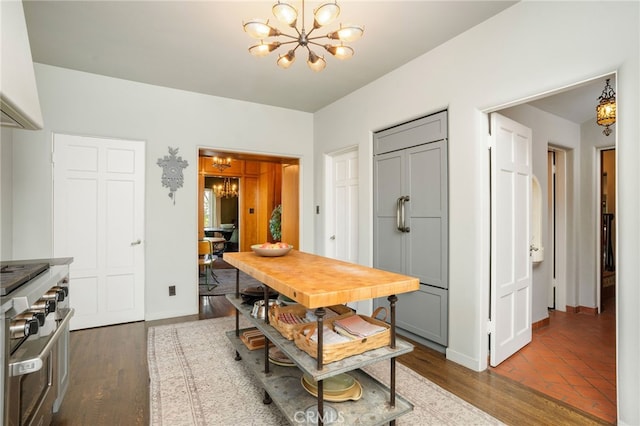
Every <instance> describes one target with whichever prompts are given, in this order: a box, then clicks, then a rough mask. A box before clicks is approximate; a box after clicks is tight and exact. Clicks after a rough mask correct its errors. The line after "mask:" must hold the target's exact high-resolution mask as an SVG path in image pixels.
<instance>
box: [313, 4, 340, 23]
mask: <svg viewBox="0 0 640 426" xmlns="http://www.w3.org/2000/svg"><path fill="white" fill-rule="evenodd" d="M338 16H340V6H338V4H337V3H336V2H333V3H324V4H323V5H320V7H319V8H317V9H316V10H314V11H313V18H314V25H313V26H314V28H320V27H323V26H325V25H329V24H330V23H332V22H333V21H335V20H336V19H338Z"/></svg>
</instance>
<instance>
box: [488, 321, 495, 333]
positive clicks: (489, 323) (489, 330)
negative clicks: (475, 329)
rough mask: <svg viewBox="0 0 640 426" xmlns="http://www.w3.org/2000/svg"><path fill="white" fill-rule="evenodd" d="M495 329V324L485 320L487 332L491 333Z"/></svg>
mask: <svg viewBox="0 0 640 426" xmlns="http://www.w3.org/2000/svg"><path fill="white" fill-rule="evenodd" d="M495 331H496V330H495V324H494V323H493V321H487V334H493V333H494V332H495Z"/></svg>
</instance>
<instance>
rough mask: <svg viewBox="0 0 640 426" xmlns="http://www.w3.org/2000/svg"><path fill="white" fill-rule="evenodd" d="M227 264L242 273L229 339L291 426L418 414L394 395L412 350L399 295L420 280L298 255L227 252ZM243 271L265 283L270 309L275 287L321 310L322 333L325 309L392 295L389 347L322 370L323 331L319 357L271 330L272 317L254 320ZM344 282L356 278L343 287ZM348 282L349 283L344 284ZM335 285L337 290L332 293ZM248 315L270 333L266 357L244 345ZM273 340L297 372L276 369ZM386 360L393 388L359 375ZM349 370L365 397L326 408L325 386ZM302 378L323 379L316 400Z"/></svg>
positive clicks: (374, 421) (381, 420)
mask: <svg viewBox="0 0 640 426" xmlns="http://www.w3.org/2000/svg"><path fill="white" fill-rule="evenodd" d="M225 260H226V261H227V262H228V263H230V264H231V265H233V266H234V267H236V268H237V272H236V293H235V295H233V294H231V295H227V299H228V300H229V301H230V302H231V303H232V304H233V305H234V306H235V308H236V330H235V331H230V332H228V333H227V336H228V337H229V339H230V340H231V342H232V343H233V345H234V347H235V349H236V356H237V359H240V358H242V359H244V360H245V362H246V363H247V365H248V366H249V367H250V368H251V370H252V372H253V373H254V375H255V377H256V378H257V379H258V380H259V381H260V382H261V384H262V386H263V387H264V390H265V399H264V402H265V403H269V402H271V401H274V402H275V403H276V405H277V406H278V408H279V409H280V410H281V411H282V413H283V414H284V415H285V417H287V419H288V420H289V422H290V423H291V424H324V422H326V421H327V420H328V421H329V422H332V421H333V420H339V421H341V422H345V423H344V424H367V425H378V424H384V423H390V424H392V425H394V424H395V419H396V418H398V417H399V416H401V415H403V414H406V413H408V412H410V411H411V410H413V405H412V404H411V403H410V402H409V401H407V400H406V399H404V398H402V397H400V396H398V395H396V392H395V367H396V357H397V356H399V355H402V354H405V353H408V352H411V351H412V350H413V346H412V345H411V344H409V343H407V342H405V341H403V340H400V339H397V338H396V334H395V302H396V301H397V297H396V296H395V294H396V293H402V292H406V291H412V290H415V289H416V287H418V286H419V283H418V281H417V279H414V278H411V277H407V276H404V275H400V274H394V273H390V272H386V271H380V270H376V269H373V268H368V267H364V266H360V265H354V264H350V263H346V262H341V261H337V260H335V259H329V258H325V257H322V256H316V255H312V254H308V253H303V252H298V251H295V250H294V251H292V253H290V254H289V255H287V256H285V257H282V258H261V257H259V256H256V255H254V254H253V253H250V252H240V253H228V254H227V255H225ZM296 268H304V275H298V274H296V273H295V269H296ZM239 270H243V271H244V272H245V273H247V274H249V275H250V276H252V277H253V278H255V279H257V280H259V281H261V282H263V283H264V284H265V291H264V301H265V305H266V306H268V290H267V288H266V287H267V286H268V287H271V288H273V289H274V290H276V291H278V292H279V293H281V294H284V295H285V296H287V297H290V298H292V299H293V300H296V301H297V302H299V303H301V304H302V305H303V306H306V307H307V308H310V309H314V308H315V314H316V317H317V319H318V321H317V327H318V330H322V329H323V318H324V315H325V307H326V306H331V305H334V304H339V303H347V302H350V301H356V300H362V299H368V298H372V297H381V296H388V300H389V302H390V309H391V325H390V326H391V339H390V340H391V342H390V345H389V346H384V347H381V348H378V349H374V350H370V351H367V352H364V353H363V354H359V355H353V356H350V357H347V358H344V359H342V360H339V361H335V362H331V363H328V364H323V360H322V347H323V342H322V333H319V334H318V355H317V357H316V358H315V359H314V358H313V357H311V356H309V355H308V354H307V353H306V352H304V351H302V350H300V349H298V347H297V346H296V345H295V343H294V342H293V341H290V340H287V339H286V338H284V337H283V336H282V335H281V334H280V332H279V331H278V330H276V329H275V328H273V327H272V326H270V325H269V323H268V315H266V316H265V319H264V320H259V319H256V318H253V317H252V316H251V314H250V313H251V312H250V311H251V307H250V306H247V305H244V304H243V303H242V299H241V298H240V294H239ZM344 278H351V279H350V280H349V281H344V280H343V279H344ZM301 282H302V283H301ZM344 282H347V283H348V284H347V285H344V284H343V285H339V284H338V283H344ZM310 283H313V284H310ZM332 285H333V286H335V287H336V288H337V291H331V286H332ZM241 313H242V314H243V315H244V316H245V317H246V318H247V319H248V321H249V322H250V323H251V324H252V325H253V326H254V327H256V328H258V329H259V330H260V331H261V332H262V333H263V334H264V335H265V337H266V339H267V342H266V343H267V344H266V345H265V347H264V351H249V350H248V349H247V348H246V346H245V345H244V344H243V342H242V341H241V340H240V333H241V330H240V324H239V323H240V321H239V318H240V314H241ZM269 342H271V343H273V344H274V345H275V346H277V347H278V348H280V350H282V352H284V353H285V354H286V355H287V356H288V357H289V358H290V359H291V360H292V361H293V362H294V363H295V364H296V365H297V367H298V369H295V368H291V367H280V366H276V365H273V364H271V363H270V362H269V356H268V354H269V352H268V350H269ZM259 352H263V354H260V353H259ZM385 359H387V360H389V361H390V386H386V385H384V384H382V383H380V382H379V381H377V380H376V379H374V378H372V377H370V376H369V375H368V374H366V373H365V372H363V371H362V370H360V368H361V367H364V366H366V365H368V364H372V363H374V362H379V361H381V360H385ZM346 372H350V374H352V375H353V376H354V377H355V378H356V379H357V380H358V381H359V382H360V383H361V385H362V388H363V395H362V397H361V398H360V399H359V400H357V401H347V402H340V403H330V402H325V401H324V398H323V380H325V379H327V378H329V377H332V376H335V375H337V374H341V373H346ZM303 373H306V374H308V375H309V376H311V377H313V378H314V379H315V380H316V381H317V385H318V396H317V398H315V397H313V396H312V395H310V394H309V393H308V392H306V391H305V390H304V388H303V387H302V386H301V381H300V380H301V377H302V374H303ZM314 401H315V404H314Z"/></svg>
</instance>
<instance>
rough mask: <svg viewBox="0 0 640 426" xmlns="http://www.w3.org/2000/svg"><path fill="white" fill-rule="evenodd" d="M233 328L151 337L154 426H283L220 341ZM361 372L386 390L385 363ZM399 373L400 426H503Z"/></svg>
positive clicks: (198, 325)
mask: <svg viewBox="0 0 640 426" xmlns="http://www.w3.org/2000/svg"><path fill="white" fill-rule="evenodd" d="M242 324H243V323H242V322H241V325H242ZM246 325H247V324H245V325H244V326H246ZM234 327H235V317H225V318H217V319H210V320H202V321H194V322H187V323H179V324H172V325H165V326H158V327H151V328H150V329H149V334H148V348H147V358H148V363H149V377H150V381H151V383H150V417H151V421H150V423H151V425H157V426H159V425H167V426H178V425H216V426H226V425H229V426H230V425H285V424H288V423H287V421H286V420H285V419H284V417H282V416H281V415H280V413H279V412H278V408H277V407H276V406H275V404H273V403H272V404H269V405H264V404H263V403H262V397H263V391H262V389H261V388H260V385H259V384H258V383H257V382H255V380H254V379H253V378H252V377H251V374H249V372H248V370H247V369H246V368H245V367H244V366H243V363H242V362H238V361H235V360H234V354H235V351H234V350H233V346H232V345H231V343H230V342H229V340H228V339H227V337H226V336H225V334H224V332H225V331H227V330H233V328H234ZM364 370H365V371H366V372H367V373H369V374H370V375H372V376H374V377H376V378H377V379H378V380H381V381H383V382H386V383H387V384H388V377H389V374H388V370H389V363H388V362H387V361H383V362H380V363H377V364H373V365H370V366H367V367H365V368H364ZM396 371H397V376H396V383H397V392H398V394H400V395H402V396H404V397H406V398H407V399H409V400H410V401H411V402H412V403H413V404H414V406H415V408H414V410H413V411H412V412H411V413H409V414H407V415H404V416H402V417H400V418H399V419H398V421H397V424H399V425H465V426H466V425H499V424H501V423H500V422H499V421H498V420H496V419H495V418H493V417H491V416H489V415H488V414H486V413H485V412H483V411H481V410H480V409H478V408H476V407H474V406H472V405H470V404H468V403H467V402H465V401H463V400H462V399H460V398H458V397H457V396H455V395H453V394H451V393H450V392H448V391H446V390H444V389H442V388H441V387H439V386H437V385H436V384H434V383H432V382H430V381H429V380H427V379H425V378H423V377H422V376H420V375H419V374H417V373H415V372H414V371H412V370H411V369H409V368H407V367H405V366H403V365H401V364H400V363H398V364H397V369H396Z"/></svg>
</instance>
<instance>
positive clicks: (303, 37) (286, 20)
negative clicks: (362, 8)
mask: <svg viewBox="0 0 640 426" xmlns="http://www.w3.org/2000/svg"><path fill="white" fill-rule="evenodd" d="M301 10H302V19H301V20H300V28H298V27H297V24H298V9H296V8H295V7H293V6H292V5H290V4H289V3H287V2H285V1H280V0H278V1H277V2H276V3H275V4H274V5H273V7H272V8H271V11H272V13H273V16H275V17H276V19H277V20H278V22H280V23H281V24H284V25H287V26H289V27H291V28H293V29H294V30H295V32H296V34H294V35H292V34H286V33H283V32H281V31H280V30H279V29H278V28H275V27H273V26H272V25H270V24H269V20H265V19H251V20H250V21H247V22H244V23H243V28H244V31H245V32H246V33H247V34H249V36H250V37H252V38H255V39H258V40H260V43H259V44H256V45H253V46H251V47H249V53H251V54H252V55H253V56H257V57H261V56H267V55H268V54H269V53H271V52H272V51H274V50H276V49H278V48H279V47H280V46H282V45H285V44H292V45H293V48H290V49H289V50H288V52H287V53H286V54H280V55H278V59H277V60H276V64H277V65H278V66H279V67H280V68H283V69H286V68H289V67H290V66H291V65H292V64H293V63H294V62H295V52H296V50H297V49H298V48H299V47H302V48H304V49H306V50H307V52H308V59H307V65H308V66H309V68H311V69H312V70H313V71H316V72H319V71H322V70H323V69H325V67H326V66H327V62H326V61H325V59H324V56H320V55H318V54H316V52H314V51H313V50H311V47H312V45H315V46H317V47H320V48H324V49H325V50H326V51H327V52H329V53H331V55H333V56H334V57H336V58H338V59H340V60H345V59H349V58H351V57H352V56H353V54H354V51H353V49H352V48H351V47H349V46H345V45H344V42H351V41H355V40H358V39H359V38H361V37H362V35H363V34H364V27H363V26H359V25H351V24H349V25H342V24H340V27H339V29H338V30H336V31H332V32H329V33H326V34H325V35H313V36H312V33H314V31H316V30H317V29H319V28H321V27H323V26H325V25H329V24H331V23H333V22H334V21H335V20H336V19H337V18H338V16H340V6H338V2H337V1H329V2H326V3H323V4H321V5H320V6H319V7H318V8H317V9H314V11H313V27H312V28H311V29H310V30H309V32H307V30H306V29H305V17H304V12H305V9H304V0H302V8H301ZM279 36H282V37H285V41H268V40H265V39H267V38H269V37H279ZM323 38H324V39H329V40H340V42H341V43H340V44H339V45H331V44H324V43H319V42H317V41H316V40H319V39H323ZM287 39H289V40H287Z"/></svg>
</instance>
